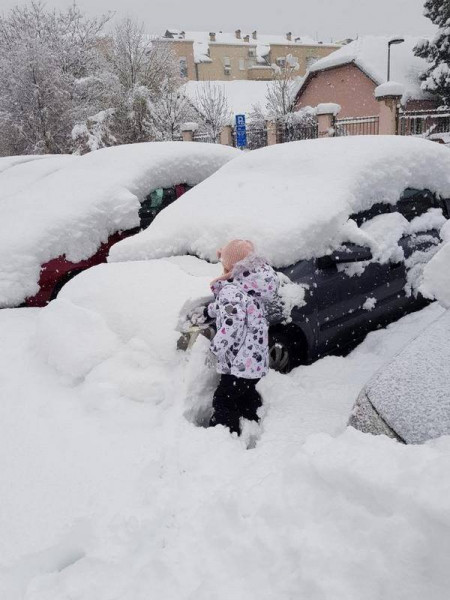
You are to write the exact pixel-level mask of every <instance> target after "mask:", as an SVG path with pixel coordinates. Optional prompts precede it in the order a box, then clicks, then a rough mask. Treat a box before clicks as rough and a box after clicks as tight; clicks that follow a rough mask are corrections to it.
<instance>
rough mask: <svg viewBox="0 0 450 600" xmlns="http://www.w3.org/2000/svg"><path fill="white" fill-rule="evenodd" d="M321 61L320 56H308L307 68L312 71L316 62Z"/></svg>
mask: <svg viewBox="0 0 450 600" xmlns="http://www.w3.org/2000/svg"><path fill="white" fill-rule="evenodd" d="M318 60H319V57H318V56H307V57H306V68H307V69H310V68H311V67H312V66H313V64H314V63H315V62H317V61H318Z"/></svg>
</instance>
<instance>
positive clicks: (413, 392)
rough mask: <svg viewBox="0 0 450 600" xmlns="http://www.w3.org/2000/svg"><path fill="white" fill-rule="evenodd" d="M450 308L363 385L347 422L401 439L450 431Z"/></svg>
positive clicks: (408, 441) (424, 437)
mask: <svg viewBox="0 0 450 600" xmlns="http://www.w3.org/2000/svg"><path fill="white" fill-rule="evenodd" d="M449 340H450V310H447V311H446V312H445V313H444V314H443V315H442V316H441V317H440V318H439V319H437V320H436V321H435V322H434V323H432V324H431V325H430V326H429V327H427V328H426V329H425V331H423V332H422V333H421V334H420V335H418V336H417V337H416V338H415V339H414V340H413V341H412V342H411V343H410V344H409V345H408V346H407V347H406V348H405V349H404V350H403V351H402V352H400V353H399V354H398V355H397V356H396V357H395V358H394V359H393V360H392V362H390V363H389V364H387V365H385V366H384V367H383V368H382V369H380V371H378V372H377V373H376V374H375V375H374V376H373V377H372V379H370V381H369V382H368V383H367V384H366V386H365V387H364V388H363V390H362V391H361V393H360V394H359V396H358V399H357V401H356V403H355V406H354V408H353V411H352V414H351V417H350V420H349V425H351V426H352V427H355V428H356V429H359V430H361V431H363V432H365V433H372V434H384V435H387V436H389V437H393V438H396V439H397V440H399V441H401V442H404V443H406V444H420V443H423V442H426V441H427V440H430V439H433V438H437V437H440V436H442V435H450V377H449V364H450V344H449Z"/></svg>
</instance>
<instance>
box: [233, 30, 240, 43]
mask: <svg viewBox="0 0 450 600" xmlns="http://www.w3.org/2000/svg"><path fill="white" fill-rule="evenodd" d="M234 33H235V35H236V39H237V40H240V39H241V30H240V29H236V31H235V32H234Z"/></svg>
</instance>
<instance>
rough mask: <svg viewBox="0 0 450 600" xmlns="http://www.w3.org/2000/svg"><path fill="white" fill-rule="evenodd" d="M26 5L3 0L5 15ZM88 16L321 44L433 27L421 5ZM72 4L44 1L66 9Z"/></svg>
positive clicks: (266, 4)
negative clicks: (292, 36)
mask: <svg viewBox="0 0 450 600" xmlns="http://www.w3.org/2000/svg"><path fill="white" fill-rule="evenodd" d="M26 3H27V2H26V0H1V1H0V6H1V8H2V10H3V11H7V10H8V9H9V8H11V7H12V6H14V5H16V4H26ZM77 3H78V4H79V6H80V7H81V8H83V9H84V10H85V11H86V12H87V13H89V14H90V15H93V14H95V13H102V12H107V11H108V10H111V11H114V12H115V13H116V16H117V17H118V18H120V17H123V16H127V15H130V16H133V17H137V18H139V19H141V20H142V21H144V22H145V24H146V28H147V30H148V32H149V33H150V32H151V33H153V32H155V33H159V32H162V31H165V29H166V28H168V27H175V28H180V29H191V30H192V29H198V30H206V31H215V30H216V31H218V30H223V31H234V30H235V29H238V28H241V29H243V30H247V31H253V30H254V29H257V30H258V31H260V32H264V33H286V32H287V31H292V32H294V33H296V34H309V35H311V36H313V37H316V35H317V36H318V39H321V40H323V41H330V39H333V40H339V39H342V38H345V37H355V36H356V35H357V34H359V35H361V34H367V33H373V34H412V35H427V34H430V33H431V32H433V26H432V24H431V22H430V21H429V20H428V19H425V18H424V17H423V16H422V13H423V4H424V0H282V1H281V2H277V0H220V1H218V0H78V2H77ZM69 4H71V0H47V2H46V5H47V6H48V7H53V6H55V7H66V6H68V5H69Z"/></svg>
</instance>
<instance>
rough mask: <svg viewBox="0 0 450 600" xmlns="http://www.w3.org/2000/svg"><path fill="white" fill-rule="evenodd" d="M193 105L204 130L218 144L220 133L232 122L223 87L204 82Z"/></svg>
mask: <svg viewBox="0 0 450 600" xmlns="http://www.w3.org/2000/svg"><path fill="white" fill-rule="evenodd" d="M192 103H193V106H194V108H195V110H196V111H197V113H198V116H199V118H200V123H201V127H202V129H204V130H205V131H206V132H207V134H208V135H209V136H210V137H211V138H212V139H213V140H214V142H218V141H219V136H220V132H221V131H222V129H223V128H224V127H225V125H229V124H230V122H231V111H230V108H229V106H228V100H227V96H226V93H225V89H224V88H223V86H221V85H218V84H216V83H213V82H211V81H204V82H203V83H202V86H201V88H200V89H199V90H197V94H196V96H195V98H194V99H193V101H192Z"/></svg>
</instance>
